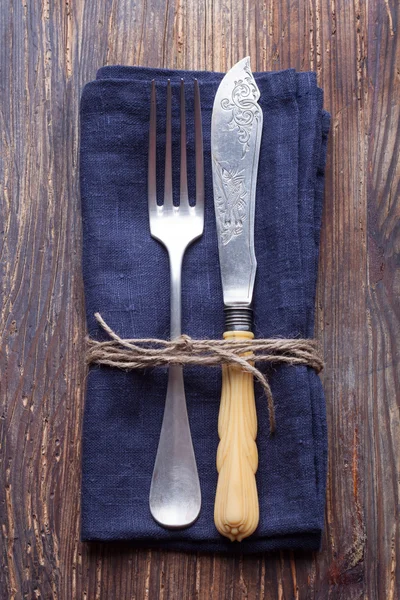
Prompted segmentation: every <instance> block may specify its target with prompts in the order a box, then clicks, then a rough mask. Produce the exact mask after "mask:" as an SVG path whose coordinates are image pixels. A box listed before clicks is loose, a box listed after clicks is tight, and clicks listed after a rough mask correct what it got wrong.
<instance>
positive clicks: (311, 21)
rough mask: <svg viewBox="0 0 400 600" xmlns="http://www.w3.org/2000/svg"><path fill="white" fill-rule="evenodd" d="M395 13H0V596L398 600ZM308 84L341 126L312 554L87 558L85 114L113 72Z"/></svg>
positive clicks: (349, 7)
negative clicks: (320, 490)
mask: <svg viewBox="0 0 400 600" xmlns="http://www.w3.org/2000/svg"><path fill="white" fill-rule="evenodd" d="M399 20H400V15H399V5H398V2H397V0H383V1H382V0H381V1H380V0H370V1H369V2H368V3H366V2H365V1H364V0H353V1H352V2H350V1H349V0H308V1H304V2H301V1H300V0H290V1H289V0H286V1H283V2H278V1H277V0H264V1H261V2H257V3H256V2H251V1H250V0H244V1H242V0H230V1H229V2H228V1H227V0H205V1H204V2H197V0H187V1H183V0H175V2H172V0H167V2H161V0H143V1H142V2H140V1H139V2H132V1H131V0H97V1H96V2H90V1H89V0H68V1H66V2H61V1H56V2H51V1H50V0H43V1H40V0H38V1H36V2H27V1H26V0H22V1H21V2H18V1H17V0H11V2H8V3H6V2H3V4H2V6H1V10H0V36H1V50H0V75H1V77H0V94H1V96H0V101H1V103H0V140H1V141H0V144H1V148H0V175H1V179H0V181H1V205H0V211H1V214H0V222H1V242H0V249H1V250H0V252H1V304H0V307H1V308H0V310H1V321H0V323H1V325H0V327H1V336H2V338H1V357H0V402H1V414H0V423H1V451H0V459H1V466H0V470H1V481H2V485H1V488H0V521H1V529H2V538H1V539H2V544H1V555H2V565H3V568H2V569H0V597H1V598H2V599H3V598H4V599H10V600H17V599H20V598H21V599H22V598H28V599H33V598H44V599H46V600H48V599H53V598H54V599H58V600H75V599H86V600H98V599H101V600H102V599H107V600H108V599H114V598H115V599H118V600H125V599H138V600H142V599H149V600H154V599H157V598H160V599H175V598H185V599H186V598H190V599H191V598H197V599H199V600H203V599H204V600H205V599H212V600H228V599H231V600H237V599H245V598H246V599H248V600H261V599H263V600H268V599H275V598H277V599H285V600H287V599H291V598H295V599H299V600H303V599H324V600H325V599H326V598H333V599H336V598H337V599H345V600H352V599H361V598H368V599H370V600H381V599H382V600H383V599H385V600H386V599H388V600H395V599H398V598H399V597H400V592H399V588H400V576H399V575H400V574H399V571H400V559H399V548H400V540H399V516H398V508H399V463H400V451H399V440H400V418H399V396H400V386H399V370H398V363H399V339H400V325H399V317H400V306H399V304H400V300H399V298H400V268H399V267H400V261H399V251H400V236H399V233H400V231H399V229H400V227H399V210H400V209H399V206H400V203H399V191H400V183H399V175H400V165H399V144H400V135H399V128H400V119H399V111H400V103H399V97H400V67H399V64H400V48H399V37H398V29H399V25H400V23H399ZM246 54H250V55H251V57H252V64H253V66H254V67H256V68H257V69H272V70H275V69H282V68H286V67H295V68H297V69H302V70H307V69H314V70H315V71H316V72H317V74H318V80H319V83H320V84H321V85H322V86H323V87H324V90H325V105H326V107H327V108H328V109H329V110H330V111H331V113H332V134H331V137H330V147H329V156H328V165H327V181H326V204H325V212H324V226H323V231H322V241H321V260H320V277H319V287H318V296H317V335H318V337H319V338H320V340H321V341H322V343H323V346H324V350H325V358H326V369H325V371H324V374H323V379H324V385H325V390H326V396H327V406H328V418H329V436H330V464H329V481H328V494H327V512H326V532H325V536H324V542H323V549H322V552H321V553H319V554H311V555H307V554H293V553H278V554H269V555H262V556H256V557H252V558H246V557H245V558H241V557H224V556H222V557H221V556H217V555H215V556H214V555H201V554H198V555H197V554H181V553H172V552H169V553H168V552H162V551H146V550H143V551H136V550H132V549H130V547H129V545H123V544H93V545H89V544H81V543H80V542H79V483H80V453H81V444H80V436H81V420H82V407H83V388H84V380H85V369H84V367H83V360H82V351H83V346H82V337H83V336H82V332H83V331H84V326H85V325H84V312H83V293H82V280H81V270H80V253H81V225H80V212H79V195H78V171H77V168H78V164H77V150H78V139H79V137H78V103H79V97H80V93H81V90H82V86H83V85H84V83H85V82H87V81H89V80H90V79H92V78H93V77H94V76H95V73H96V69H97V68H98V67H99V66H101V65H104V64H115V63H124V64H141V65H150V66H164V67H184V68H206V69H216V70H222V71H224V70H226V69H228V68H229V67H230V66H232V64H233V63H234V62H236V61H237V60H238V59H240V58H242V57H243V56H244V55H246Z"/></svg>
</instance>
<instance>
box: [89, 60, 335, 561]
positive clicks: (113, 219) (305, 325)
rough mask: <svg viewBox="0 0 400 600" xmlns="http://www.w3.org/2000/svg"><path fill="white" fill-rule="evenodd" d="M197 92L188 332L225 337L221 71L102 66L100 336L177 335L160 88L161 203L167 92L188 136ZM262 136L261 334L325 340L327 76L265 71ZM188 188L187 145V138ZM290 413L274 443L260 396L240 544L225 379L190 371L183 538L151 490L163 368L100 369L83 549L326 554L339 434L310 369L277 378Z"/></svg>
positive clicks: (93, 150) (95, 284)
mask: <svg viewBox="0 0 400 600" xmlns="http://www.w3.org/2000/svg"><path fill="white" fill-rule="evenodd" d="M181 77H184V79H185V87H186V110H187V133H188V161H189V165H188V168H189V171H190V172H189V185H190V189H189V191H191V192H192V196H193V188H194V159H193V157H194V124H193V119H194V115H193V81H194V78H197V79H198V81H199V85H200V93H201V105H202V117H203V134H204V157H205V227H204V234H203V236H202V237H201V239H199V240H198V241H196V242H195V243H194V244H193V245H192V246H191V247H190V248H189V249H188V251H187V253H186V255H185V259H184V265H183V285H182V297H183V300H182V301H183V314H182V328H183V332H184V333H186V334H188V335H190V336H191V337H194V338H199V339H204V338H216V339H220V338H221V337H222V333H223V331H224V316H223V299H222V289H221V282H220V272H219V262H218V247H217V236H216V228H215V216H214V205H213V189H212V173H211V158H210V131H211V112H212V107H213V101H214V96H215V93H216V91H217V88H218V85H219V82H220V81H221V78H222V74H220V73H211V72H193V71H190V72H182V71H168V70H160V69H157V70H156V69H150V68H139V67H118V66H115V67H104V68H102V69H100V70H99V72H98V74H97V79H96V81H92V82H90V83H88V84H87V85H86V87H85V88H84V91H83V95H82V102H81V153H80V173H81V195H82V214H83V275H84V285H85V295H86V313H87V323H88V331H89V334H90V335H91V336H92V337H94V338H97V339H106V335H105V334H104V332H103V331H102V330H101V328H100V327H99V325H98V324H97V322H96V320H95V318H94V313H95V312H100V314H101V315H102V317H103V318H104V319H105V321H106V322H107V323H108V325H109V326H110V327H111V328H112V329H113V330H114V331H116V332H117V333H118V335H120V336H121V337H125V338H141V337H146V338H149V337H155V338H168V336H169V269H168V257H167V252H166V251H165V249H164V248H163V247H162V246H161V245H160V244H159V243H158V242H157V241H156V240H154V239H152V238H151V237H150V231H149V222H148V212H147V145H148V123H149V110H150V88H151V80H152V79H155V80H156V81H157V100H158V124H157V126H158V150H157V152H158V166H159V175H160V176H159V194H160V196H159V197H160V198H162V187H163V155H164V151H163V148H164V142H165V103H166V82H167V79H168V78H170V79H171V83H172V93H173V131H175V132H178V130H179V99H178V98H179V85H180V79H181ZM255 79H256V82H257V85H258V87H259V89H260V93H261V96H260V100H259V103H260V105H261V107H262V110H263V113H264V131H263V136H262V143H261V154H260V162H259V172H258V182H257V197H256V218H255V252H256V257H257V263H258V269H257V276H256V283H255V289H254V319H255V322H254V333H255V336H256V337H274V336H283V337H289V338H293V337H298V336H299V337H312V336H313V325H314V317H313V313H314V299H315V286H316V274H317V263H318V245H319V231H320V225H321V212H322V200H323V187H324V167H325V153H326V142H327V135H328V129H329V115H328V114H327V113H326V112H324V111H323V110H322V100H323V98H322V91H321V90H320V89H319V88H318V87H317V84H316V77H315V74H314V73H296V72H295V71H294V70H287V71H282V72H274V73H256V74H255ZM173 152H174V165H173V168H174V172H173V176H174V189H175V192H176V194H177V196H176V197H177V198H178V190H179V136H178V135H173ZM261 368H262V369H265V370H266V371H267V373H268V377H269V381H270V383H271V387H272V392H273V396H274V400H275V406H276V422H277V431H276V433H275V434H274V435H273V436H270V433H269V420H268V410H267V401H266V398H265V396H264V393H263V391H262V389H261V388H260V387H259V386H258V384H256V389H255V391H256V403H257V413H258V437H257V445H258V451H259V468H258V472H257V486H258V493H259V501H260V523H259V526H258V528H257V530H256V532H255V533H254V534H253V535H252V536H251V537H250V538H248V539H246V540H244V541H243V542H241V543H237V542H235V543H231V542H230V541H229V540H227V539H226V538H224V537H222V536H221V535H220V534H219V533H218V532H217V530H216V529H215V526H214V519H213V508H214V497H215V490H216V484H217V471H216V466H215V459H216V451H217V445H218V434H217V420H218V410H219V402H220V390H221V371H220V369H219V368H206V367H190V368H185V370H184V376H185V389H186V396H187V403H188V412H189V420H190V425H191V431H192V436H193V444H194V449H195V454H196V459H197V465H198V470H199V477H200V483H201V490H202V509H201V513H200V517H199V519H198V520H197V522H196V523H195V524H194V525H193V526H192V527H190V528H188V529H184V530H180V531H169V530H166V529H163V528H162V527H160V526H159V525H158V524H157V523H156V522H155V521H154V520H153V519H152V517H151V514H150V511H149V491H150V481H151V476H152V471H153V466H154V461H155V457H156V451H157V444H158V440H159V436H160V431H161V421H162V416H163V409H164V401H165V394H166V386H167V371H166V369H165V368H154V369H152V370H148V371H133V372H125V371H122V370H119V369H112V368H108V367H98V366H95V367H93V368H91V369H90V372H89V375H88V379H87V392H86V403H85V414H84V426H83V461H82V539H83V540H130V541H131V542H132V543H134V544H137V545H142V546H147V547H149V546H153V545H156V546H160V547H163V548H173V549H180V550H181V549H184V550H195V551H227V552H258V551H264V550H272V549H282V548H292V549H314V550H315V549H318V548H319V546H320V541H321V531H322V528H323V522H324V498H325V476H326V462H327V435H326V423H325V405H324V396H323V391H322V387H321V383H320V380H319V377H318V376H317V375H316V373H315V372H314V371H313V370H312V369H311V368H308V367H305V366H298V367H293V366H275V367H273V368H266V367H263V366H262V367H261Z"/></svg>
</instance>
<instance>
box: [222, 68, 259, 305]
mask: <svg viewBox="0 0 400 600" xmlns="http://www.w3.org/2000/svg"><path fill="white" fill-rule="evenodd" d="M259 97H260V92H259V89H258V87H257V84H256V82H255V80H254V77H253V74H252V72H251V69H250V58H249V57H246V58H244V59H242V60H241V61H240V62H238V63H237V64H236V65H234V66H233V67H232V69H230V71H228V73H227V74H226V75H225V77H224V78H223V80H222V81H221V83H220V86H219V88H218V91H217V94H216V96H215V100H214V106H213V112H212V121H211V155H212V173H213V187H214V204H215V215H216V222H217V232H218V248H219V261H220V268H221V277H222V287H223V295H224V304H225V306H228V307H229V306H238V305H239V306H250V304H251V301H252V297H253V288H254V279H255V275H256V268H257V262H256V257H255V253H254V212H255V198H256V182H257V170H258V159H259V154H260V144H261V132H262V123H263V114H262V110H261V108H260V106H259V105H258V104H257V101H258V99H259Z"/></svg>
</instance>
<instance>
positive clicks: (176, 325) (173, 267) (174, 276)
mask: <svg viewBox="0 0 400 600" xmlns="http://www.w3.org/2000/svg"><path fill="white" fill-rule="evenodd" d="M184 253H185V249H183V250H180V249H179V250H175V251H173V252H169V253H168V254H169V269H170V281H171V294H170V303H171V304H170V312H171V333H170V335H171V340H173V339H175V338H177V337H179V336H180V335H181V333H182V294H181V287H182V261H183V255H184Z"/></svg>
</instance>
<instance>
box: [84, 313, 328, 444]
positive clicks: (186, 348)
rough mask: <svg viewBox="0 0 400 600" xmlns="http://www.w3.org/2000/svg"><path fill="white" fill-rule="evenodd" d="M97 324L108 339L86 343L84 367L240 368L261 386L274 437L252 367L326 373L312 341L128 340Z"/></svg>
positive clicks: (268, 390) (266, 388) (261, 378)
mask: <svg viewBox="0 0 400 600" xmlns="http://www.w3.org/2000/svg"><path fill="white" fill-rule="evenodd" d="M95 318H96V320H97V322H98V323H99V325H100V326H101V327H102V329H103V330H104V331H105V332H106V333H107V335H108V337H109V339H108V340H106V341H103V342H100V341H98V340H94V339H92V338H87V340H86V341H87V351H86V362H87V364H88V365H91V364H98V365H106V366H109V367H115V368H118V369H127V370H132V369H145V368H149V367H157V366H169V365H182V366H184V365H199V366H206V367H215V366H221V365H231V366H236V367H238V368H240V369H242V370H243V371H246V372H247V373H251V374H252V375H253V377H254V378H255V379H256V380H257V381H258V382H259V383H260V384H261V386H262V387H263V389H264V392H265V395H266V397H267V401H268V412H269V424H270V431H271V433H273V432H274V431H275V406H274V401H273V397H272V391H271V387H270V385H269V382H268V379H267V377H266V376H265V375H264V374H263V373H262V372H261V371H260V370H259V369H257V367H255V366H254V363H260V362H265V363H269V364H277V363H281V364H286V365H306V366H309V367H312V368H313V369H314V370H315V371H316V372H317V373H319V372H320V371H321V370H322V368H323V360H322V358H321V356H320V353H319V348H318V344H317V342H316V341H315V340H310V339H296V338H294V339H289V338H266V339H243V340H240V339H226V340H195V339H192V338H191V337H190V336H188V335H186V334H183V335H181V336H179V337H178V338H177V339H175V340H171V341H169V340H158V339H156V338H145V339H124V338H121V337H120V336H119V335H118V334H117V333H115V331H113V330H112V329H111V327H109V325H107V323H106V322H105V321H104V319H103V318H102V317H101V315H100V314H99V313H95Z"/></svg>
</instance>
